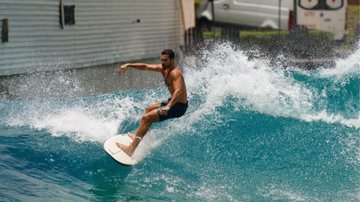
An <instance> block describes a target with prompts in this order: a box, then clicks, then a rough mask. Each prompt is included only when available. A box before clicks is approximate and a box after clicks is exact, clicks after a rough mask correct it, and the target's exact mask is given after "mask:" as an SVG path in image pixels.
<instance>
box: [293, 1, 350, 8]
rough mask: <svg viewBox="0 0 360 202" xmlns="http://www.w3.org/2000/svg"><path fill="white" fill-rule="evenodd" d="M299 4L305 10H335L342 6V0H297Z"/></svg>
mask: <svg viewBox="0 0 360 202" xmlns="http://www.w3.org/2000/svg"><path fill="white" fill-rule="evenodd" d="M299 6H300V7H301V8H303V9H307V10H337V9H340V8H342V7H343V6H344V0H299Z"/></svg>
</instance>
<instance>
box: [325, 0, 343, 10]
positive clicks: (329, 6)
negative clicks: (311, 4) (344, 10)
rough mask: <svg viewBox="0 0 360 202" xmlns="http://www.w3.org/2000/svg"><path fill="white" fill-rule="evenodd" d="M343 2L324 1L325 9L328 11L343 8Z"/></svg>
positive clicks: (334, 0) (336, 0)
mask: <svg viewBox="0 0 360 202" xmlns="http://www.w3.org/2000/svg"><path fill="white" fill-rule="evenodd" d="M343 4H344V0H326V7H327V9H329V10H332V9H339V8H341V7H343Z"/></svg>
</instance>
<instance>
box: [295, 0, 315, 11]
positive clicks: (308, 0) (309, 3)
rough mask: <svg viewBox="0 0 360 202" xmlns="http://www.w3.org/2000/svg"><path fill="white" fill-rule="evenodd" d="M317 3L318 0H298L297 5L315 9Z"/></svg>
mask: <svg viewBox="0 0 360 202" xmlns="http://www.w3.org/2000/svg"><path fill="white" fill-rule="evenodd" d="M318 4H319V1H318V0H300V1H299V5H300V7H302V8H304V9H315V7H316V6H317V5H318Z"/></svg>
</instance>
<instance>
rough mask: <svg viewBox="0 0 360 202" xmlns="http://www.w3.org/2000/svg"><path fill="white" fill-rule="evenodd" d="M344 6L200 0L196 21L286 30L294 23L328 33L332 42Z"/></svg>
mask: <svg viewBox="0 0 360 202" xmlns="http://www.w3.org/2000/svg"><path fill="white" fill-rule="evenodd" d="M294 5H295V6H294ZM346 6H347V1H346V0H210V1H209V0H203V1H202V2H201V4H200V6H199V9H198V10H197V21H198V25H204V24H207V23H214V24H217V25H225V26H236V27H239V28H269V29H285V30H286V29H292V28H293V26H294V25H295V24H297V25H304V26H306V27H307V28H309V29H318V30H324V31H329V32H331V33H333V34H334V38H335V39H341V38H343V36H344V34H345V21H346Z"/></svg>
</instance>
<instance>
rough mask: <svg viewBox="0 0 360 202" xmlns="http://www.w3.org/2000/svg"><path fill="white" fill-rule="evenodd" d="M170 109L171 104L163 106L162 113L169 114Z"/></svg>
mask: <svg viewBox="0 0 360 202" xmlns="http://www.w3.org/2000/svg"><path fill="white" fill-rule="evenodd" d="M169 110H170V107H169V106H166V107H163V108H161V109H160V114H161V115H167V113H168V111H169Z"/></svg>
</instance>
